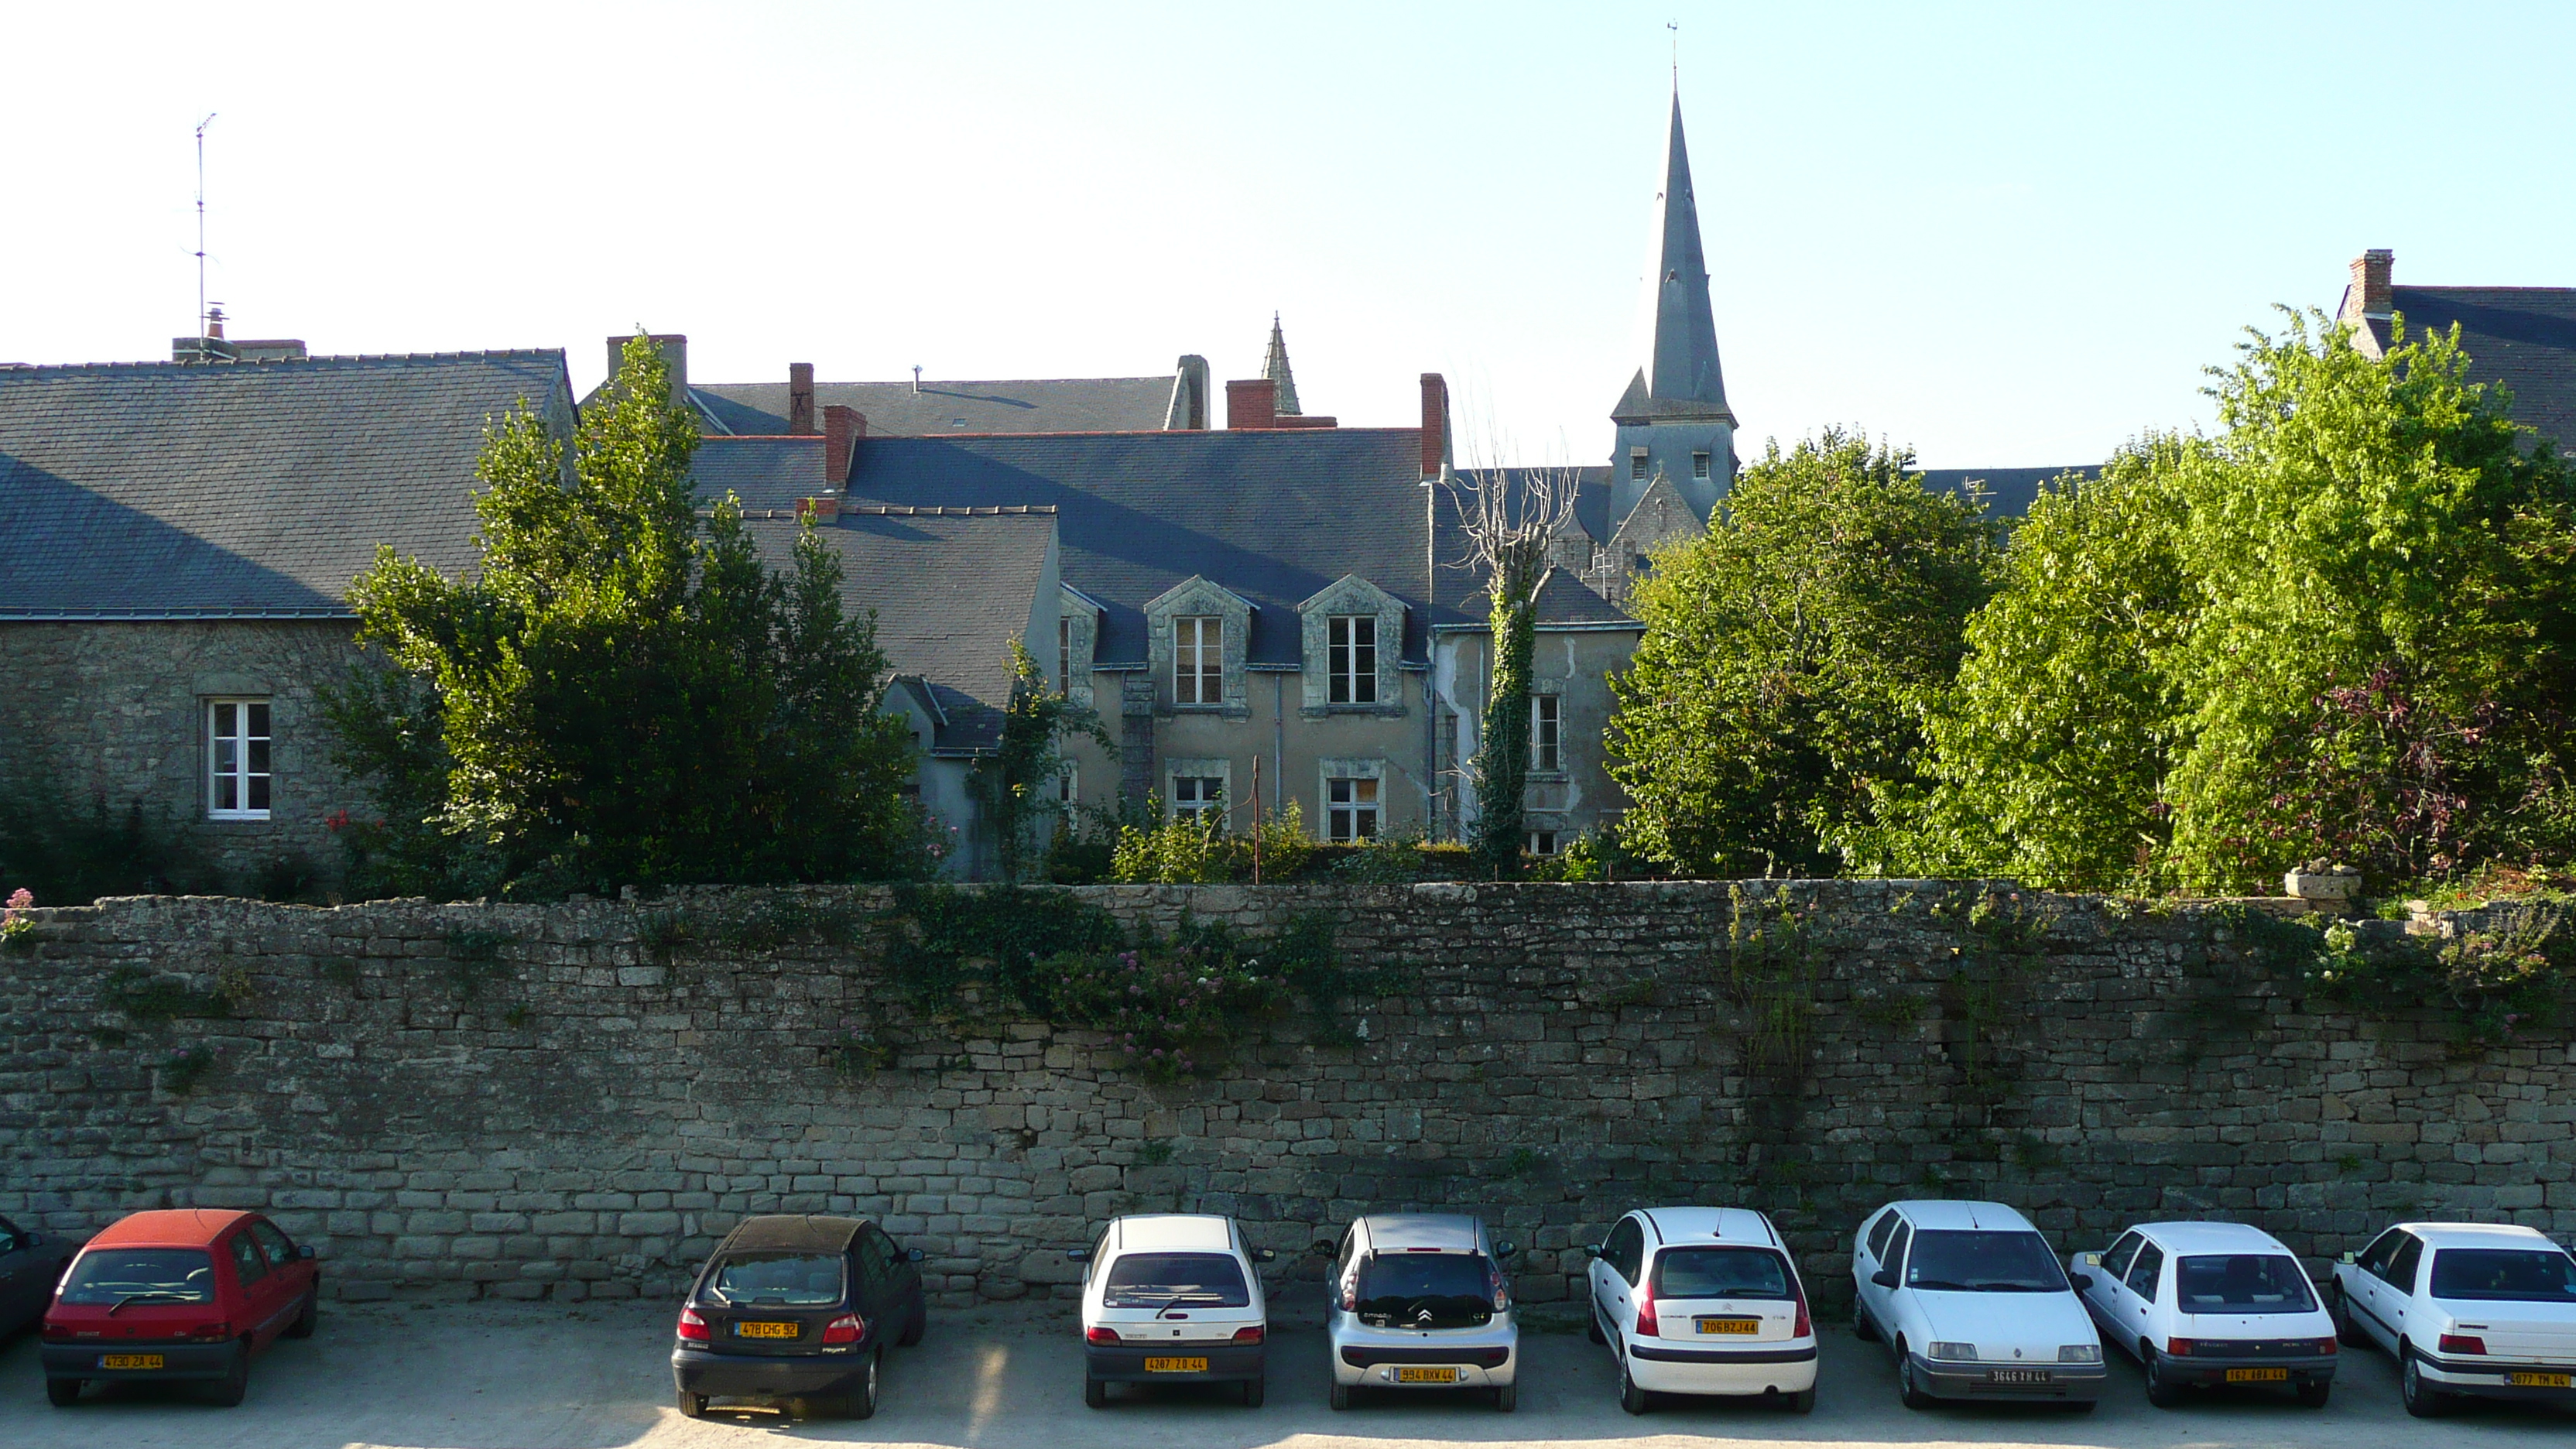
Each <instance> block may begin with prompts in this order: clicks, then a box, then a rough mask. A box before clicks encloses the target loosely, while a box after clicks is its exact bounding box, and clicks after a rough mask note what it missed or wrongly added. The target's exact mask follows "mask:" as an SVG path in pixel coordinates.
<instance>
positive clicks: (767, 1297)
mask: <svg viewBox="0 0 2576 1449" xmlns="http://www.w3.org/2000/svg"><path fill="white" fill-rule="evenodd" d="M841 1279H842V1264H841V1257H840V1255H839V1254H837V1253H799V1252H792V1251H791V1252H771V1253H764V1252H759V1251H752V1252H744V1253H727V1254H726V1255H725V1256H724V1260H723V1261H722V1262H720V1263H718V1264H716V1271H715V1273H714V1275H713V1276H712V1277H710V1278H709V1279H708V1280H707V1292H708V1294H709V1295H710V1296H712V1297H714V1298H715V1299H716V1301H717V1302H720V1303H769V1304H776V1305H779V1306H781V1307H787V1308H800V1307H801V1308H819V1307H824V1306H826V1305H829V1304H833V1303H838V1302H840V1301H841V1287H842V1284H841Z"/></svg>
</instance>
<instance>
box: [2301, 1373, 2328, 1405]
mask: <svg viewBox="0 0 2576 1449" xmlns="http://www.w3.org/2000/svg"><path fill="white" fill-rule="evenodd" d="M2333 1393H2334V1381H2333V1380H2331V1379H2329V1380H2327V1381H2326V1382H2324V1383H2321V1384H2301V1385H2299V1402H2300V1403H2301V1404H2303V1405H2305V1406H2307V1407H2308V1408H2311V1409H2322V1408H2324V1407H2325V1406H2326V1400H2327V1399H2328V1398H2329V1397H2330V1396H2332V1395H2333Z"/></svg>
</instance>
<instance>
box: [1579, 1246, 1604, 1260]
mask: <svg viewBox="0 0 2576 1449" xmlns="http://www.w3.org/2000/svg"><path fill="white" fill-rule="evenodd" d="M1583 1256H1585V1257H1587V1258H1598V1257H1600V1256H1601V1245H1600V1244H1599V1243H1586V1244H1584V1245H1583Z"/></svg>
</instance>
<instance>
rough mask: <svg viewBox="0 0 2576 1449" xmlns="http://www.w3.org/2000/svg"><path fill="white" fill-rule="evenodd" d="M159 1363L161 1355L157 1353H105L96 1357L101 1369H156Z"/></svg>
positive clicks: (159, 1365)
mask: <svg viewBox="0 0 2576 1449" xmlns="http://www.w3.org/2000/svg"><path fill="white" fill-rule="evenodd" d="M161 1364H162V1358H161V1355H159V1354H157V1353H106V1354H101V1355H99V1359H98V1366H99V1367H100V1368H103V1369H157V1368H159V1367H161Z"/></svg>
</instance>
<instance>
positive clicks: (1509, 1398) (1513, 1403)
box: [1494, 1384, 1521, 1414]
mask: <svg viewBox="0 0 2576 1449" xmlns="http://www.w3.org/2000/svg"><path fill="white" fill-rule="evenodd" d="M1520 1406H1521V1386H1520V1385H1518V1384H1505V1385H1503V1386H1502V1387H1501V1388H1499V1389H1496V1390H1494V1407H1495V1408H1497V1409H1500V1410H1502V1411H1503V1412H1504V1413H1506V1414H1508V1413H1510V1412H1511V1411H1513V1410H1514V1409H1517V1408H1519V1407H1520Z"/></svg>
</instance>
